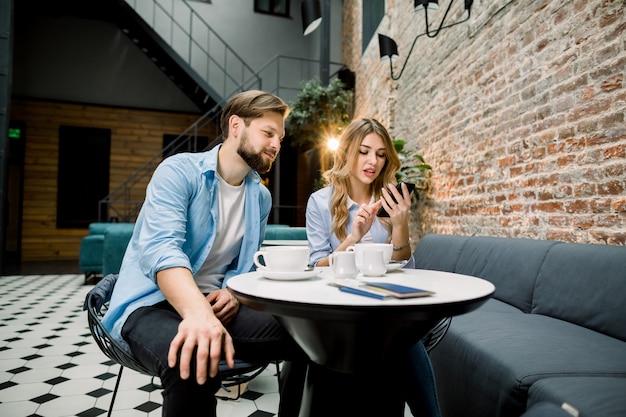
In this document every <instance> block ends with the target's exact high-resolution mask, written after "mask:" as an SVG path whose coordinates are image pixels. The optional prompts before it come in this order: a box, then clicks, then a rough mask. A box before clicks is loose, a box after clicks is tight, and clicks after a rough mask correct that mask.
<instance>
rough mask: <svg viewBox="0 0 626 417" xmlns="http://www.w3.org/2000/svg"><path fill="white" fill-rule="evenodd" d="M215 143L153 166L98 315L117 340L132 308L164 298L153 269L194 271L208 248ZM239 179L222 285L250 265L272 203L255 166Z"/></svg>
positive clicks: (213, 215)
mask: <svg viewBox="0 0 626 417" xmlns="http://www.w3.org/2000/svg"><path fill="white" fill-rule="evenodd" d="M220 147H221V145H219V146H216V147H215V148H213V149H212V150H210V151H208V152H202V153H181V154H177V155H173V156H170V157H169V158H167V159H165V160H164V161H163V162H162V163H161V164H160V165H159V166H158V167H157V169H156V170H155V171H154V174H153V176H152V179H151V180H150V183H149V184H148V187H147V188H146V198H145V201H144V203H143V206H142V208H141V211H140V213H139V216H138V217H137V221H136V223H135V228H134V232H133V235H132V237H131V240H130V242H129V244H128V248H127V249H126V253H125V255H124V260H123V261H122V266H121V269H120V274H119V279H118V281H117V284H116V285H115V291H114V293H113V297H112V298H111V302H110V306H109V310H108V311H107V313H106V315H105V316H104V318H103V320H102V322H103V324H104V326H105V328H106V329H107V330H108V331H109V332H110V333H111V335H112V336H113V337H114V338H115V339H117V340H121V336H120V333H121V329H122V326H123V325H124V323H125V321H126V319H127V318H128V316H129V315H130V314H131V313H132V312H133V311H135V310H136V309H137V308H139V307H143V306H149V305H153V304H156V303H158V302H160V301H163V300H164V299H165V296H164V295H163V293H162V292H161V291H160V290H159V288H158V286H157V284H156V273H157V272H158V271H161V270H163V269H168V268H174V267H183V268H187V269H189V270H190V271H191V272H192V274H195V273H196V272H197V271H198V269H200V267H201V266H202V264H203V263H204V261H205V260H206V259H207V257H208V256H209V254H210V253H211V248H212V246H213V242H214V241H215V227H216V224H217V215H218V212H219V210H218V195H217V194H218V188H217V181H218V180H217V178H216V175H215V172H216V170H217V155H218V151H219V148H220ZM245 183H246V191H245V195H246V197H245V198H246V201H245V208H244V219H243V221H244V222H245V231H244V235H243V240H242V243H241V251H240V253H239V257H238V258H237V259H235V260H234V261H233V263H232V264H231V266H230V267H229V268H228V271H227V272H226V275H225V277H224V281H223V282H222V287H224V286H225V283H226V281H227V280H228V278H230V277H231V276H234V275H238V274H242V273H246V272H249V271H251V270H253V269H254V268H253V267H254V263H253V262H252V258H253V255H254V253H255V252H256V251H257V250H258V249H259V247H260V245H261V242H262V241H263V236H264V234H265V225H266V223H267V218H268V216H269V213H270V210H271V206H272V199H271V195H270V192H269V190H268V189H267V188H266V187H265V186H263V185H261V184H260V177H259V175H258V174H257V173H256V172H255V171H253V170H250V172H249V173H248V175H247V176H246V178H245Z"/></svg>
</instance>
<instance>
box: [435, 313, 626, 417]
mask: <svg viewBox="0 0 626 417" xmlns="http://www.w3.org/2000/svg"><path fill="white" fill-rule="evenodd" d="M431 357H432V362H433V367H434V369H435V375H436V376H437V382H438V387H439V394H440V398H441V403H442V407H444V408H445V409H446V410H445V411H444V415H464V416H466V417H471V416H475V417H484V416H495V415H507V416H509V415H510V416H515V415H518V416H519V415H520V414H522V412H523V411H524V410H525V408H526V397H527V392H528V388H529V387H530V386H531V384H533V383H535V382H536V381H537V380H539V379H541V378H545V377H547V376H550V377H552V376H559V375H584V376H595V375H602V376H607V375H613V376H620V377H624V378H626V349H624V343H623V342H621V341H619V340H617V339H615V338H612V337H609V336H606V335H603V334H600V333H597V332H594V331H591V330H589V329H586V328H584V327H580V326H576V325H574V324H571V323H567V322H565V321H562V320H557V319H553V318H551V317H546V316H542V315H538V314H524V313H519V314H517V313H514V312H506V313H494V312H491V311H483V310H482V307H481V308H480V309H478V310H476V311H474V312H471V313H468V314H465V315H461V316H456V317H454V318H453V319H452V324H451V326H450V328H449V329H448V333H447V334H446V336H445V337H444V338H443V340H442V341H441V342H440V343H439V345H438V346H437V349H434V350H433V351H432V352H431ZM460 376H462V377H460ZM459 399H463V400H462V401H459ZM498 410H500V411H498Z"/></svg>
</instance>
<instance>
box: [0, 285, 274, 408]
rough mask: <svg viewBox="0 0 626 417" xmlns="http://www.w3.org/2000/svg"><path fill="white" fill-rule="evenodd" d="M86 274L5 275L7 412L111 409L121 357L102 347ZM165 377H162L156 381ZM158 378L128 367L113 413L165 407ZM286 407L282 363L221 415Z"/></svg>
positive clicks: (1, 307)
mask: <svg viewBox="0 0 626 417" xmlns="http://www.w3.org/2000/svg"><path fill="white" fill-rule="evenodd" d="M84 281H85V280H84V275H82V274H57V275H10V276H2V277H0V319H1V320H0V416H2V417H25V416H28V417H66V416H78V417H97V416H105V415H106V412H107V410H108V407H109V403H110V401H111V395H112V391H113V388H114V386H115V380H116V376H117V373H118V370H119V365H117V364H115V363H113V362H111V361H109V360H108V358H107V357H106V356H104V354H103V353H102V352H101V351H100V350H99V349H98V346H97V345H96V344H95V342H94V340H93V338H92V336H91V334H90V333H89V329H88V328H87V316H86V312H84V311H83V310H82V305H83V300H84V298H85V294H87V292H88V291H89V290H90V289H91V288H92V287H93V284H85V282H84ZM155 382H156V383H158V381H155ZM161 403H162V399H161V391H160V389H159V388H157V387H155V386H154V385H153V384H152V381H151V378H150V377H148V376H145V375H141V374H139V373H137V372H135V371H133V370H131V369H125V370H124V376H123V377H122V380H121V384H120V389H119V392H118V396H117V398H116V400H115V408H114V411H113V415H114V416H115V415H117V416H124V417H132V416H137V417H151V416H160V415H161ZM277 410H278V382H277V378H276V369H275V368H272V367H268V368H267V369H266V370H265V371H264V372H263V373H262V374H261V375H259V376H258V377H257V378H255V379H254V380H253V381H251V382H250V384H249V385H248V387H247V391H246V392H245V393H244V394H243V396H242V398H240V399H238V400H236V401H226V400H219V401H218V406H217V414H218V416H220V417H244V416H250V417H270V416H274V415H276V414H277Z"/></svg>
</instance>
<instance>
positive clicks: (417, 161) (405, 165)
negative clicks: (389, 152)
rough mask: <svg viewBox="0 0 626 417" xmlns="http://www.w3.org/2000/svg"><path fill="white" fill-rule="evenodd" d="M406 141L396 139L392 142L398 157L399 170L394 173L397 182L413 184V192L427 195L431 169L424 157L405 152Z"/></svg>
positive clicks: (415, 153)
mask: <svg viewBox="0 0 626 417" xmlns="http://www.w3.org/2000/svg"><path fill="white" fill-rule="evenodd" d="M405 145H406V141H404V140H402V139H397V140H394V141H393V146H394V147H395V148H396V152H398V156H399V157H400V162H401V163H402V165H401V166H400V170H398V172H397V173H396V179H397V180H398V182H400V181H405V182H412V183H413V184H415V190H416V191H418V192H420V193H422V194H428V192H429V191H430V186H431V184H430V175H431V172H432V167H431V166H430V165H428V164H427V163H426V162H425V161H424V157H423V156H422V155H420V154H419V153H417V152H411V151H407V150H406V149H405V148H404V146H405Z"/></svg>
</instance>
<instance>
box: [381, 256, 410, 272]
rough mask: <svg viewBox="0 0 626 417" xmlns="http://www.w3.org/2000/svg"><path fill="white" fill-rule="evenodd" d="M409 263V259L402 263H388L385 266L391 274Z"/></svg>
mask: <svg viewBox="0 0 626 417" xmlns="http://www.w3.org/2000/svg"><path fill="white" fill-rule="evenodd" d="M408 262H409V260H408V259H407V260H404V261H401V262H391V263H388V264H387V265H385V266H386V267H387V272H391V271H395V270H396V269H400V268H402V267H403V266H404V265H406V264H407V263H408Z"/></svg>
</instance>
